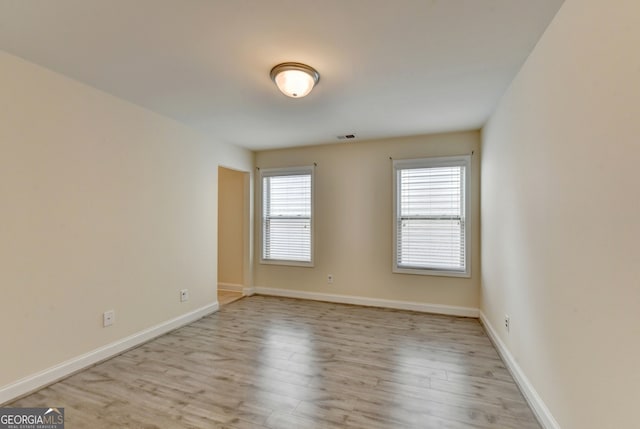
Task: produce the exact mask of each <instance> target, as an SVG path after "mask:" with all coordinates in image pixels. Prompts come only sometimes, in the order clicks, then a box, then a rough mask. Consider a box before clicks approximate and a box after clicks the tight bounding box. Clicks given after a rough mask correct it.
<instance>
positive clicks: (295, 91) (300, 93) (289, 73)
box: [270, 63, 320, 98]
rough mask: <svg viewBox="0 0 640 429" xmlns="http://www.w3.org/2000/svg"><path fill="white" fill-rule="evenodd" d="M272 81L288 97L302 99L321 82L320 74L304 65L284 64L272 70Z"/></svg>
mask: <svg viewBox="0 0 640 429" xmlns="http://www.w3.org/2000/svg"><path fill="white" fill-rule="evenodd" d="M270 76H271V80H273V81H274V82H275V84H276V86H277V87H278V89H279V90H280V91H281V92H282V93H283V94H284V95H286V96H287V97H291V98H302V97H304V96H305V95H307V94H309V93H310V92H311V90H312V89H313V87H314V86H315V85H316V84H317V83H318V81H319V80H320V74H319V73H318V72H317V71H316V70H315V69H314V68H313V67H310V66H308V65H306V64H302V63H282V64H278V65H277V66H275V67H274V68H272V69H271V73H270Z"/></svg>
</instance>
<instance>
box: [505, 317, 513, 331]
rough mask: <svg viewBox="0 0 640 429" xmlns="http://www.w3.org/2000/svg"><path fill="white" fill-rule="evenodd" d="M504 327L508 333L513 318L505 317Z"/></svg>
mask: <svg viewBox="0 0 640 429" xmlns="http://www.w3.org/2000/svg"><path fill="white" fill-rule="evenodd" d="M504 327H505V328H506V329H507V332H509V329H510V328H511V316H509V315H508V314H505V315H504Z"/></svg>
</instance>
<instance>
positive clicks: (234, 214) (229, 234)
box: [218, 167, 248, 285]
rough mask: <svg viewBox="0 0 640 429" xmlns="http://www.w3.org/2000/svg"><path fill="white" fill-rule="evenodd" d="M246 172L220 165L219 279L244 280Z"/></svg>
mask: <svg viewBox="0 0 640 429" xmlns="http://www.w3.org/2000/svg"><path fill="white" fill-rule="evenodd" d="M245 174H248V173H243V172H241V171H236V170H231V169H228V168H224V167H220V168H218V190H219V192H218V283H227V284H232V285H244V284H245V281H244V278H243V276H244V263H245V261H244V259H245V255H244V247H245V246H244V242H245V238H246V237H245V231H244V228H245V225H244V221H245V210H246V207H245V196H246V193H245V188H244V187H245Z"/></svg>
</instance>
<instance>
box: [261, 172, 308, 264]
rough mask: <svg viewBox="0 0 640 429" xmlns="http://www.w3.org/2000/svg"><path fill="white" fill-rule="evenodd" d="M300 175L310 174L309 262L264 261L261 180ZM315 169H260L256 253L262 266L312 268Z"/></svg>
mask: <svg viewBox="0 0 640 429" xmlns="http://www.w3.org/2000/svg"><path fill="white" fill-rule="evenodd" d="M300 173H310V174H311V249H310V252H311V261H309V262H304V261H290V260H282V259H264V257H263V256H264V253H263V246H264V230H263V216H264V211H263V210H264V207H263V206H262V204H263V201H264V195H263V193H262V192H263V189H262V187H263V185H262V184H263V182H264V180H263V178H264V177H269V176H288V175H291V176H292V175H296V174H300ZM315 182H316V180H315V167H314V166H313V165H310V166H303V167H285V168H266V169H260V175H259V179H258V195H259V198H258V201H259V203H258V204H259V207H260V211H259V213H260V218H259V219H260V221H259V222H258V224H259V226H258V228H259V231H260V235H259V237H260V240H259V243H258V252H259V255H260V264H263V265H284V266H290V267H308V268H313V267H314V261H315V242H316V240H315V231H316V229H315V217H316V216H315Z"/></svg>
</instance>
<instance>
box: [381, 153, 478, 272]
mask: <svg viewBox="0 0 640 429" xmlns="http://www.w3.org/2000/svg"><path fill="white" fill-rule="evenodd" d="M460 165H464V167H465V170H466V171H465V183H464V186H465V201H464V204H465V209H464V210H465V230H464V234H465V271H449V270H436V269H429V268H424V269H421V268H402V267H398V226H397V225H398V194H399V187H400V183H399V181H398V170H401V169H405V168H412V167H414V168H415V167H427V168H429V167H449V166H460ZM470 202H471V155H460V156H446V157H434V158H419V159H399V160H394V161H393V262H392V264H393V265H392V271H393V272H394V273H398V274H418V275H428V276H441V277H465V278H470V277H471V249H472V247H471V217H472V216H471V211H470V208H471V204H470Z"/></svg>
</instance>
